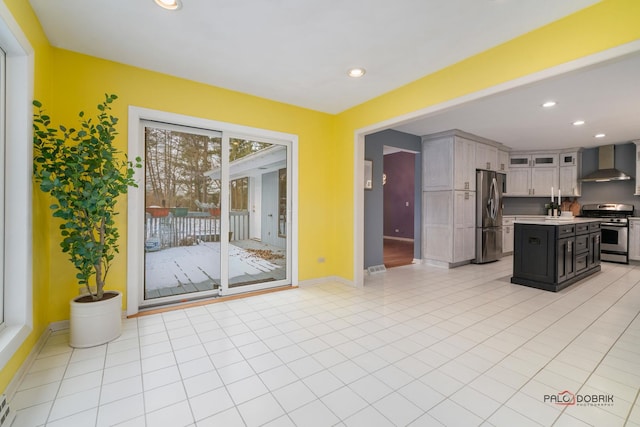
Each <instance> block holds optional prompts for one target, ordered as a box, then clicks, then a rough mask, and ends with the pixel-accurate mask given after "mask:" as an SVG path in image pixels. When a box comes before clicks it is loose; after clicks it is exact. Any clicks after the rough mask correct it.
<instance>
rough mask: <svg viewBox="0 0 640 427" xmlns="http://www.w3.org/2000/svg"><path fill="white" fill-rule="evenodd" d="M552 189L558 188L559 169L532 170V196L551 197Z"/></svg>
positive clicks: (536, 168) (537, 168)
mask: <svg viewBox="0 0 640 427" xmlns="http://www.w3.org/2000/svg"><path fill="white" fill-rule="evenodd" d="M551 187H554V188H558V168H543V167H533V168H531V196H534V197H537V196H551Z"/></svg>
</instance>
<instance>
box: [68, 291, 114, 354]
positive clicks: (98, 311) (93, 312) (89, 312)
mask: <svg viewBox="0 0 640 427" xmlns="http://www.w3.org/2000/svg"><path fill="white" fill-rule="evenodd" d="M107 293H109V294H116V296H115V297H113V298H109V299H103V300H102V301H97V302H77V300H78V299H80V298H82V296H79V297H77V298H74V299H72V300H71V302H70V305H71V320H70V328H71V337H70V340H69V345H70V346H71V347H76V348H84V347H95V346H97V345H101V344H105V343H107V342H109V341H112V340H114V339H116V338H118V337H119V336H120V334H121V333H122V294H121V293H120V292H117V291H105V294H107Z"/></svg>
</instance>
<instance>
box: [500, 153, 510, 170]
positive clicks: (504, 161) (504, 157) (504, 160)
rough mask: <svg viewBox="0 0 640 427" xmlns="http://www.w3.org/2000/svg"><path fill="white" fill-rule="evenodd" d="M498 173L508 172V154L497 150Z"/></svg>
mask: <svg viewBox="0 0 640 427" xmlns="http://www.w3.org/2000/svg"><path fill="white" fill-rule="evenodd" d="M497 170H498V171H499V172H504V173H507V171H508V170H509V152H508V151H504V150H498V169H497Z"/></svg>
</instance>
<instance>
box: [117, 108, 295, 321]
mask: <svg viewBox="0 0 640 427" xmlns="http://www.w3.org/2000/svg"><path fill="white" fill-rule="evenodd" d="M128 119H129V127H128V138H129V144H128V151H127V155H128V157H129V159H134V158H136V157H140V158H144V147H145V145H144V132H142V131H141V123H142V122H144V121H153V122H160V123H169V124H171V125H177V126H187V127H193V128H200V129H211V130H216V131H221V132H223V138H229V137H236V136H242V135H251V138H253V139H256V140H260V141H267V142H268V140H274V141H275V140H279V141H290V144H291V147H290V159H291V160H290V173H291V187H290V188H291V193H292V194H291V204H290V206H291V212H288V216H287V217H288V224H289V227H290V228H289V229H288V231H289V232H290V233H291V234H290V235H289V239H290V244H291V250H290V251H288V254H289V260H288V263H287V264H288V265H287V268H288V269H290V270H289V272H288V277H290V278H291V285H292V286H298V215H297V212H298V161H297V159H298V137H297V135H293V134H288V133H283V132H276V131H271V130H265V129H258V128H252V127H248V126H242V125H237V124H233V123H226V122H219V121H214V120H209V119H203V118H199V117H192V116H185V115H181V114H176V113H170V112H166V111H159V110H152V109H148V108H142V107H136V106H129V118H128ZM224 145H225V144H224V143H223V147H224ZM227 146H228V141H227ZM223 155H224V150H223ZM222 173H223V175H224V174H225V173H226V174H228V171H227V170H226V168H224V167H223V171H222ZM143 174H144V168H142V169H139V170H137V171H136V176H135V179H136V180H137V181H138V183H140V184H142V183H143V182H144V175H143ZM227 177H228V176H227ZM228 196H229V189H228V186H222V194H221V197H222V198H224V200H227V199H228ZM127 204H128V209H127V211H128V212H127V316H131V315H134V314H137V313H138V311H139V307H140V305H141V303H142V300H141V293H140V292H139V291H140V287H141V286H143V285H144V252H143V251H142V250H141V248H143V247H144V229H143V228H144V224H142V221H140V218H142V217H143V216H144V186H143V185H140V186H139V187H138V188H132V189H130V190H129V192H128V197H127ZM222 215H223V216H224V215H228V209H225V211H223V212H222ZM224 224H225V223H224V222H223V227H224ZM221 232H222V235H223V236H224V235H227V234H228V230H225V229H224V228H223V229H222V230H221ZM225 269H226V263H224V262H223V263H222V265H221V274H222V275H226V274H227V272H226V270H225ZM251 286H253V285H249V286H248V287H245V288H244V290H245V291H249V290H252V289H250V288H251Z"/></svg>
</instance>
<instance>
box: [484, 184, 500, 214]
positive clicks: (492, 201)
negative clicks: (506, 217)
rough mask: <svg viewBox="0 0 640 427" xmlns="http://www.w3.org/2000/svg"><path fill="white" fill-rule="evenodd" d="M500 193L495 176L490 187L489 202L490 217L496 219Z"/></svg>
mask: <svg viewBox="0 0 640 427" xmlns="http://www.w3.org/2000/svg"><path fill="white" fill-rule="evenodd" d="M499 197H500V196H499V194H498V181H497V180H496V179H495V178H493V179H492V180H491V187H490V189H489V201H488V202H487V205H488V208H489V209H488V211H489V217H490V218H491V219H492V220H494V221H495V220H496V217H497V215H498V203H499Z"/></svg>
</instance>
